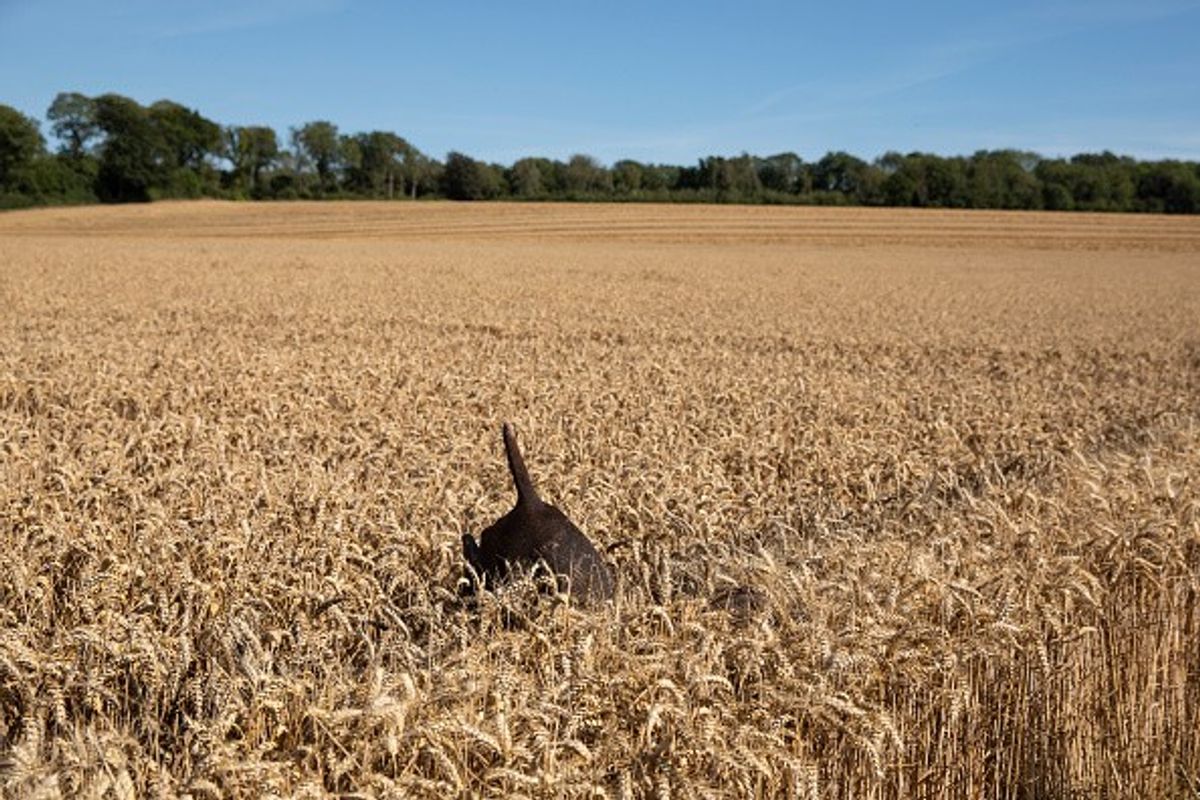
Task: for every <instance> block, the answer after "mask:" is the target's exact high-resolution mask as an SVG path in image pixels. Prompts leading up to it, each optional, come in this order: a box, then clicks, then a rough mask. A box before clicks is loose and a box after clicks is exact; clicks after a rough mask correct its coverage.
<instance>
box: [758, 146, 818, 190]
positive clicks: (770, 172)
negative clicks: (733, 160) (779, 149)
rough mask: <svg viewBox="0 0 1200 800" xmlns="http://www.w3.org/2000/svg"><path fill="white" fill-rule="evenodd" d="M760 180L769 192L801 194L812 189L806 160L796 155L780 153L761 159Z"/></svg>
mask: <svg viewBox="0 0 1200 800" xmlns="http://www.w3.org/2000/svg"><path fill="white" fill-rule="evenodd" d="M757 167H758V180H759V183H761V184H762V187H763V188H764V189H766V190H768V191H772V192H779V193H781V194H800V193H801V192H804V191H805V190H806V188H808V189H811V185H810V186H808V187H806V183H809V182H808V181H807V180H806V178H807V170H806V169H805V167H804V159H802V158H800V156H798V155H796V154H795V153H780V154H778V155H774V156H768V157H767V158H763V159H759V160H758V163H757Z"/></svg>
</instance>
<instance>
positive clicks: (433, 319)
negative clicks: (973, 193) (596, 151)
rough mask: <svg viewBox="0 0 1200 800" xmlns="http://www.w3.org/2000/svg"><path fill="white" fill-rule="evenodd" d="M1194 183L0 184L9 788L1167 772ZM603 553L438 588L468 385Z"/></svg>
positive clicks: (1177, 712) (295, 793)
mask: <svg viewBox="0 0 1200 800" xmlns="http://www.w3.org/2000/svg"><path fill="white" fill-rule="evenodd" d="M1198 256H1200V223H1197V222H1196V221H1195V220H1191V219H1167V218H1162V217H1151V216H1145V217H1128V216H1113V215H1107V216H1104V217H1094V216H1086V215H1065V214H1064V215H1050V214H1019V213H992V212H986V213H984V212H981V213H951V212H929V213H914V212H909V211H872V210H868V209H854V210H828V209H773V208H704V207H687V208H680V207H637V206H553V205H537V206H523V205H490V206H484V207H478V206H456V205H448V204H429V205H415V204H371V203H361V204H328V205H322V204H315V203H314V204H306V205H285V204H278V205H266V206H248V205H236V204H223V203H210V202H204V203H182V204H156V205H153V206H147V207H138V208H87V209H72V210H60V209H54V210H42V211H34V212H21V213H10V214H6V215H3V216H0V546H2V547H3V549H4V551H5V555H6V557H5V558H4V559H2V560H0V786H2V787H3V789H2V791H3V793H4V794H5V795H9V796H28V797H60V796H80V797H96V798H106V797H111V798H125V797H141V796H157V797H184V796H190V797H193V798H207V797H214V798H215V797H266V796H279V797H284V796H287V797H320V796H326V795H338V796H376V797H475V796H487V797H500V796H505V797H539V798H548V797H580V798H584V797H586V798H601V797H607V798H623V797H701V796H703V797H748V796H756V797H794V798H818V797H820V798H851V797H878V798H908V797H923V798H957V797H972V798H974V797H1011V798H1018V797H1052V798H1053V797H1060V798H1066V797H1080V796H1086V797H1130V798H1133V797H1194V796H1196V793H1197V792H1198V791H1200V737H1198V736H1197V734H1196V731H1197V730H1200V647H1198V646H1197V642H1198V641H1200V577H1198V570H1200V494H1198V493H1197V485H1196V478H1195V476H1196V475H1200V436H1198V435H1197V415H1198V412H1200V400H1198V398H1200V330H1198V329H1197V327H1196V320H1197V319H1200V257H1198ZM503 419H513V420H516V421H517V422H518V424H519V425H520V426H521V429H522V435H523V437H524V438H523V444H524V446H525V449H526V457H527V459H528V461H529V464H530V467H531V469H532V471H533V472H534V474H535V476H536V479H537V481H538V485H539V487H540V488H541V490H542V491H543V493H544V494H545V495H546V496H547V498H549V499H552V500H553V501H554V502H555V503H556V504H558V505H560V506H562V507H563V508H564V509H565V510H567V511H568V513H570V514H571V516H572V518H573V519H575V521H576V522H577V523H579V525H580V526H581V527H582V528H583V529H584V530H585V531H587V532H588V534H589V535H590V536H591V538H592V539H593V540H594V541H596V542H597V544H598V545H599V546H600V547H601V549H602V550H607V552H608V553H609V555H610V557H611V559H612V561H613V562H614V565H615V571H616V576H617V584H618V591H617V596H616V598H615V600H614V602H613V603H612V605H611V606H610V607H607V608H606V609H604V610H602V611H597V612H585V611H581V610H580V609H578V608H576V607H574V606H573V605H572V604H571V603H570V601H569V599H567V598H565V597H560V596H557V595H555V594H553V593H547V592H545V591H544V587H543V586H540V585H539V584H538V582H537V579H536V578H535V577H532V576H531V577H529V578H527V579H522V580H519V581H517V582H516V583H514V584H513V585H511V586H509V587H508V588H507V589H506V590H505V591H504V592H502V593H499V594H497V595H484V596H482V597H480V598H479V599H478V602H477V603H475V604H474V605H473V606H471V607H468V606H467V605H465V604H464V603H463V602H462V601H461V600H460V598H459V593H458V589H459V585H458V581H459V578H460V577H461V574H462V560H461V557H460V554H459V537H460V535H461V533H463V532H472V533H478V531H479V530H480V529H481V528H482V527H484V526H485V525H487V524H488V523H490V522H491V521H492V520H494V519H495V518H496V517H497V516H498V515H499V514H500V513H502V512H503V511H504V510H506V509H507V508H508V506H509V505H511V498H510V497H509V492H510V490H509V484H508V478H507V475H506V472H505V466H504V460H503V457H502V453H501V451H500V444H499V434H498V431H499V423H500V421H501V420H503Z"/></svg>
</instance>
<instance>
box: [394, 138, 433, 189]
mask: <svg viewBox="0 0 1200 800" xmlns="http://www.w3.org/2000/svg"><path fill="white" fill-rule="evenodd" d="M440 173H441V165H440V164H438V162H437V161H435V160H434V159H432V158H430V157H429V156H427V155H425V154H424V153H422V152H421V151H420V150H418V149H417V148H415V147H413V146H412V145H409V147H408V149H407V150H405V151H404V153H403V154H402V157H401V166H400V174H401V175H403V176H404V182H405V183H406V184H407V185H408V193H409V197H411V198H412V199H413V200H416V199H417V195H418V194H419V193H420V191H421V190H422V189H423V188H426V187H429V186H431V185H433V184H434V183H436V182H437V180H438V178H439V175H440Z"/></svg>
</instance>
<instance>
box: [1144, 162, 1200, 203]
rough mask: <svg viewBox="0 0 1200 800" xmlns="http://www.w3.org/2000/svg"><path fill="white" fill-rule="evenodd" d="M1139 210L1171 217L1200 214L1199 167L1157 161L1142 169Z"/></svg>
mask: <svg viewBox="0 0 1200 800" xmlns="http://www.w3.org/2000/svg"><path fill="white" fill-rule="evenodd" d="M1137 208H1138V209H1139V210H1142V211H1155V212H1166V213H1168V214H1195V213H1197V212H1200V175H1198V174H1197V167H1196V165H1195V164H1187V163H1184V162H1180V161H1156V162H1152V163H1148V164H1142V165H1141V166H1140V168H1139V169H1138V181H1137Z"/></svg>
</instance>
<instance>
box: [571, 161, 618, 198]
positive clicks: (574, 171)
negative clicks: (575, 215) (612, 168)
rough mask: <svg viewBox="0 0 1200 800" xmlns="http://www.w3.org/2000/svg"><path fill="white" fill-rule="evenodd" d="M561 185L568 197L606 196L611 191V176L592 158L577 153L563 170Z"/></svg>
mask: <svg viewBox="0 0 1200 800" xmlns="http://www.w3.org/2000/svg"><path fill="white" fill-rule="evenodd" d="M563 184H564V186H563V188H564V189H566V191H567V193H568V194H569V195H574V196H580V195H583V196H594V195H597V194H607V193H609V192H611V191H612V176H611V175H610V174H609V172H608V170H607V169H605V168H604V166H603V165H601V164H600V162H599V161H597V160H596V159H595V158H593V157H592V156H589V155H584V154H582V153H577V154H576V155H573V156H571V158H570V160H569V161H567V166H566V167H565V168H564V170H563Z"/></svg>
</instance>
